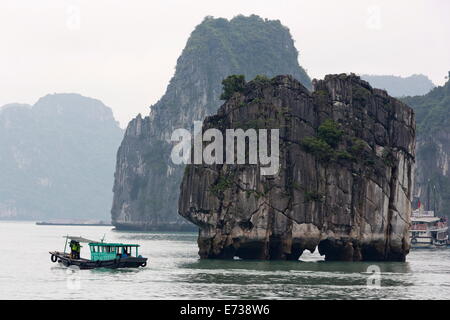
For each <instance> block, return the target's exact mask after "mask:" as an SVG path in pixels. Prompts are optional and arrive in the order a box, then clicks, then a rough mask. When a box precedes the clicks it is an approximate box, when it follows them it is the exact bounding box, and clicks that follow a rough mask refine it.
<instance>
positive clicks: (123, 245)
mask: <svg viewBox="0 0 450 320" xmlns="http://www.w3.org/2000/svg"><path fill="white" fill-rule="evenodd" d="M89 245H90V246H101V247H140V245H138V244H127V243H106V242H90V243H89Z"/></svg>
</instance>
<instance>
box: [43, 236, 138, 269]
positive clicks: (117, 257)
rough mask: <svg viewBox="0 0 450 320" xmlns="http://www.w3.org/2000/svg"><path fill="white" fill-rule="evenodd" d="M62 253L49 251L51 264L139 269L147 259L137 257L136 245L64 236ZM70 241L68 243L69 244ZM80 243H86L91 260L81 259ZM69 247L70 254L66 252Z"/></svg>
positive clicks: (81, 267)
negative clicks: (64, 242) (64, 241)
mask: <svg viewBox="0 0 450 320" xmlns="http://www.w3.org/2000/svg"><path fill="white" fill-rule="evenodd" d="M64 238H66V244H65V246H64V252H59V251H50V252H49V253H50V255H51V256H50V259H51V261H52V262H54V263H56V262H58V263H61V264H63V265H64V266H67V267H69V266H78V267H79V268H80V269H95V268H111V269H116V268H139V267H145V266H146V265H147V258H144V257H142V256H141V255H139V247H140V246H139V245H138V244H125V243H106V242H103V241H93V240H89V239H85V238H83V237H74V236H65V237H64ZM69 240H70V242H69ZM81 243H87V244H88V245H89V250H90V253H91V259H85V258H81V256H80V252H81V248H82V246H81ZM68 245H69V248H70V253H69V252H66V251H67V247H68Z"/></svg>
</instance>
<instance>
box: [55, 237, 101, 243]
mask: <svg viewBox="0 0 450 320" xmlns="http://www.w3.org/2000/svg"><path fill="white" fill-rule="evenodd" d="M63 238H67V239H70V240H74V241H77V242H86V243H89V242H96V241H95V240H89V239H86V238H83V237H77V236H64V237H63Z"/></svg>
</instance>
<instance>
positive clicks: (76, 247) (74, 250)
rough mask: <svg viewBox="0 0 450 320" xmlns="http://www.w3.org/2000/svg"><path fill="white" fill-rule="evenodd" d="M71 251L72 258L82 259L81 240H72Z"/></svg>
mask: <svg viewBox="0 0 450 320" xmlns="http://www.w3.org/2000/svg"><path fill="white" fill-rule="evenodd" d="M70 251H71V252H70V256H71V258H72V259H80V252H81V246H80V243H79V242H77V241H75V240H72V241H70Z"/></svg>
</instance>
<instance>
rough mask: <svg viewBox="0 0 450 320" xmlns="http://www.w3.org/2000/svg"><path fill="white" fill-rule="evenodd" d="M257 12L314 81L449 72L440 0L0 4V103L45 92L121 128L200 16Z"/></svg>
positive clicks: (154, 89)
mask: <svg viewBox="0 0 450 320" xmlns="http://www.w3.org/2000/svg"><path fill="white" fill-rule="evenodd" d="M237 14H244V15H249V14H258V15H260V16H261V17H263V18H269V19H279V20H280V21H281V22H282V23H283V24H284V25H286V26H287V27H288V28H289V29H290V30H291V33H292V36H293V38H294V40H295V44H296V47H297V49H298V50H299V51H300V64H301V65H302V66H303V67H304V68H306V69H307V72H308V74H309V75H310V76H311V77H312V78H321V77H323V76H324V75H325V74H328V73H341V72H355V73H370V74H394V75H401V76H408V75H411V74H414V73H423V74H425V75H427V76H429V77H430V78H431V79H432V80H433V82H434V83H435V84H443V83H444V82H445V79H444V77H445V76H446V75H447V72H448V70H450V64H449V62H450V59H449V57H450V41H449V39H450V19H449V14H450V1H447V0H417V1H415V0H404V1H403V0H395V1H380V0H370V1H365V0H341V1H335V0H329V1H328V0H323V1H317V0H315V1H299V0H295V1H283V0H278V1H273V0H271V1H263V0H255V1H253V0H245V1H243V0H239V1H233V0H226V1H224V0H220V1H215V0H205V1H203V0H191V1H187V0H164V1H156V0H152V1H150V0H128V1H124V0H39V1H36V0H30V1H24V0H0V39H1V46H2V47H1V50H0V86H1V93H0V106H1V105H4V104H7V103H12V102H22V103H30V104H33V103H35V102H36V100H37V99H38V98H39V97H41V96H44V95H45V94H47V93H54V92H58V93H60V92H76V93H80V94H83V95H86V96H89V97H93V98H97V99H100V100H102V101H103V102H104V103H105V104H106V105H108V106H110V107H111V108H112V109H113V111H114V115H115V116H116V118H117V119H118V120H119V121H120V122H121V125H122V126H126V124H127V123H128V121H129V120H131V118H132V117H134V116H135V115H137V114H138V113H139V112H140V113H142V114H145V115H146V114H148V112H149V108H148V107H149V106H150V105H152V104H153V103H155V102H156V101H157V100H158V99H159V98H160V97H161V95H162V94H163V93H164V91H165V89H166V86H167V84H168V82H169V79H170V77H171V76H172V75H173V72H174V67H175V63H176V59H177V58H178V56H179V55H180V53H181V50H182V49H183V47H184V46H185V43H186V40H187V39H188V37H189V34H190V33H191V31H192V30H193V29H194V27H195V26H196V25H197V24H199V23H200V22H201V21H202V20H203V18H204V17H205V16H207V15H212V16H214V17H225V18H232V17H233V16H235V15H237Z"/></svg>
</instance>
